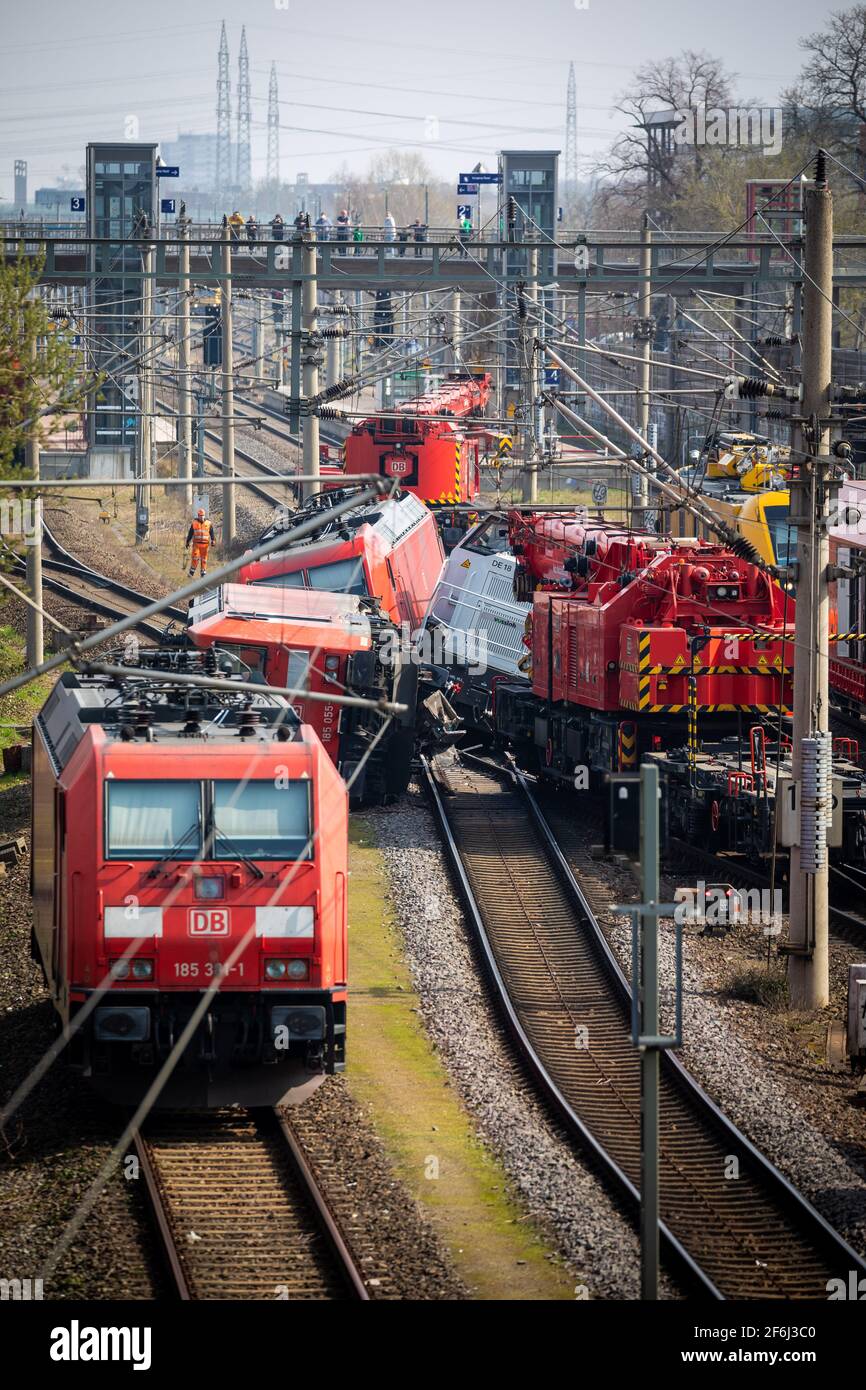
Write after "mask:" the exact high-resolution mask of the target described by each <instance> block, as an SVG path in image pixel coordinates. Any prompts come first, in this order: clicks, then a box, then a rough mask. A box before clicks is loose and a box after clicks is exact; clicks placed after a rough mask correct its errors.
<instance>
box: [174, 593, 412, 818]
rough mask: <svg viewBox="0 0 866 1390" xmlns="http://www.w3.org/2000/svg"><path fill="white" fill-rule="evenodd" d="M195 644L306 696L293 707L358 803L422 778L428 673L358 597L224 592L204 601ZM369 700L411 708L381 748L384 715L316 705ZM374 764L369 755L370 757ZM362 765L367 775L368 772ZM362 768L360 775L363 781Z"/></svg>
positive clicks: (194, 627)
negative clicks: (418, 737) (344, 698)
mask: <svg viewBox="0 0 866 1390" xmlns="http://www.w3.org/2000/svg"><path fill="white" fill-rule="evenodd" d="M187 636H188V638H189V640H190V641H191V642H192V643H193V644H194V645H195V646H196V647H199V648H202V649H209V648H214V649H215V652H216V658H217V662H218V664H219V658H220V655H222V656H223V657H225V656H228V657H229V659H230V660H231V662H232V663H234V662H236V661H240V662H241V663H242V664H243V666H244V667H245V668H246V669H247V671H248V672H249V673H250V674H251V676H252V679H254V680H261V681H263V682H267V683H268V684H269V685H273V686H278V687H280V688H286V687H288V688H290V689H292V690H296V691H297V694H296V695H295V696H294V697H293V698H292V708H293V709H294V711H295V714H296V715H297V717H298V719H300V720H302V721H303V722H304V724H308V725H310V726H311V727H312V728H314V729H315V731H316V733H317V734H318V736H319V738H320V739H321V741H322V744H323V746H324V748H325V750H326V752H327V753H328V756H329V757H330V758H331V760H332V761H333V763H334V764H335V765H336V767H337V768H338V769H339V771H340V772H341V773H342V775H343V777H344V778H345V779H346V780H347V781H348V780H349V778H350V777H354V781H353V785H352V798H353V801H355V802H357V803H362V802H365V801H382V800H388V799H391V798H393V797H395V796H398V795H399V794H400V792H403V791H405V789H406V787H407V785H408V782H409V777H410V774H411V769H412V753H413V748H414V727H415V704H416V697H417V684H418V681H417V676H418V667H417V665H416V664H415V663H414V662H413V661H412V659H411V657H412V653H411V649H410V647H409V645H408V644H404V643H403V642H402V641H401V633H400V631H399V629H398V628H397V627H396V626H395V624H394V623H392V622H391V621H390V620H389V619H388V618H386V617H385V616H384V615H383V614H382V612H381V610H380V609H379V608H378V605H377V604H376V603H375V601H374V600H372V599H368V598H361V597H359V596H358V595H357V594H353V593H348V594H345V593H344V594H332V593H326V592H321V591H318V590H315V589H294V588H284V587H279V588H274V587H267V586H265V585H263V584H223V585H221V586H220V588H219V589H216V590H211V591H210V592H208V593H206V594H202V595H200V596H199V597H198V598H197V599H194V600H193V602H192V604H191V605H190V610H189V627H188V629H187ZM346 693H348V694H350V695H361V696H365V697H367V698H369V699H373V700H388V701H396V702H398V703H400V704H405V705H406V706H407V712H406V713H405V714H403V715H395V716H393V718H392V719H391V720H390V722H389V724H388V727H387V728H386V729H385V731H384V733H383V734H382V735H381V737H380V738H379V739H378V741H377V743H376V746H375V748H374V749H373V751H372V753H370V752H369V749H370V744H371V742H372V740H373V739H374V737H375V736H376V735H377V733H378V732H379V731H380V729H381V726H382V719H383V717H382V715H380V714H379V713H378V712H376V711H375V710H371V709H370V708H369V706H366V707H363V708H353V707H351V706H340V705H338V704H335V703H332V702H331V701H330V700H328V699H327V698H319V699H315V700H314V699H311V698H310V697H311V696H319V697H327V696H328V695H334V694H337V695H342V694H346ZM365 755H366V756H365ZM361 765H362V766H361ZM359 766H360V772H359Z"/></svg>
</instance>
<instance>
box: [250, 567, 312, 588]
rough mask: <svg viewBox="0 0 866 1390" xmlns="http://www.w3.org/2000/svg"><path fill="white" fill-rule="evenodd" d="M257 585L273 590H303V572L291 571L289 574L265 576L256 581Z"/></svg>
mask: <svg viewBox="0 0 866 1390" xmlns="http://www.w3.org/2000/svg"><path fill="white" fill-rule="evenodd" d="M256 583H257V584H268V585H271V586H272V587H273V588H275V589H303V588H304V571H303V570H292V571H291V572H290V573H289V574H267V575H264V576H263V577H262V578H261V579H257V580H256Z"/></svg>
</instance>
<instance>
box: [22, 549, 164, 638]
mask: <svg viewBox="0 0 866 1390" xmlns="http://www.w3.org/2000/svg"><path fill="white" fill-rule="evenodd" d="M42 542H43V549H44V551H46V552H47V554H45V555H44V556H43V560H42V584H43V588H46V589H49V590H50V591H51V592H52V593H54V594H57V595H58V596H59V597H60V598H64V599H66V600H67V601H68V602H69V603H73V604H75V605H76V606H77V607H79V608H84V609H86V610H87V611H88V612H91V613H98V614H99V615H100V617H103V618H109V619H112V620H114V619H117V618H125V617H128V616H129V614H130V613H134V612H136V611H137V610H138V609H140V608H144V607H146V606H147V605H148V604H151V603H153V597H152V595H150V594H141V593H139V592H138V591H137V590H136V589H132V588H130V587H129V585H127V584H122V583H121V582H120V581H119V580H117V579H111V578H110V577H109V576H108V575H106V574H101V573H100V572H99V571H98V570H95V569H92V568H91V566H90V565H87V564H85V563H84V561H83V560H79V559H78V558H77V557H76V556H75V555H72V554H71V553H70V551H68V550H67V549H66V548H65V546H63V545H61V543H60V541H59V540H58V539H57V537H56V536H55V535H54V533H53V532H52V531H51V530H50V528H49V527H48V526H46V525H45V524H44V523H43V536H42ZM5 548H6V549H7V551H9V547H8V546H7V547H5ZM9 553H10V554H12V552H11V551H9ZM12 569H13V573H14V574H16V575H17V576H18V577H19V578H20V577H23V576H25V575H26V572H27V566H26V562H25V561H24V560H23V559H22V558H21V557H20V556H18V555H15V556H14V558H13V562H12ZM163 618H164V620H165V621H163ZM170 619H175V620H178V621H181V622H182V621H185V619H186V614H185V613H184V612H183V611H182V609H180V608H174V607H169V608H166V609H164V610H163V616H162V617H161V618H159V619H154V620H148V619H145V620H143V621H142V622H139V623H137V624H136V628H137V630H138V631H139V632H140V633H142V635H143V636H145V637H150V638H152V639H153V640H154V641H159V640H160V638H161V637H162V635H163V631H164V627H165V622H167V621H169V620H170Z"/></svg>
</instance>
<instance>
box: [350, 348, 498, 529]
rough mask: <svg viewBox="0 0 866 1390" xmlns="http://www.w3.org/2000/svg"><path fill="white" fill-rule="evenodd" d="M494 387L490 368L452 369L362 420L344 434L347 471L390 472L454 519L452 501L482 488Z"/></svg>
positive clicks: (465, 498)
mask: <svg viewBox="0 0 866 1390" xmlns="http://www.w3.org/2000/svg"><path fill="white" fill-rule="evenodd" d="M491 389H492V378H491V376H490V374H489V372H479V373H472V372H452V373H450V374H449V375H448V376H447V377H446V378H445V380H444V381H443V383H442V385H441V386H438V387H436V388H435V389H434V390H432V391H429V392H427V394H426V395H424V396H418V397H416V398H415V399H414V400H409V401H402V402H401V403H400V404H399V405H397V406H395V408H394V410H393V411H391V412H390V413H389V414H387V415H384V414H383V415H371V416H370V417H369V418H368V419H366V420H362V421H361V422H360V423H359V424H357V425H355V426H354V428H353V429H352V432H351V434H349V435H348V437H347V439H346V443H345V446H344V458H345V472H346V474H347V475H350V474H360V473H377V474H378V475H379V476H380V477H382V478H389V479H391V480H392V481H393V482H396V483H399V485H400V487H401V488H403V489H404V490H405V491H406V492H411V493H413V494H414V495H415V496H416V497H418V498H420V499H421V501H422V502H426V503H427V505H428V506H429V507H432V508H434V509H435V510H437V511H440V512H442V513H443V517H442V519H443V520H445V519H448V520H449V521H450V524H451V525H456V524H457V522H456V520H454V519H451V518H449V517H448V509H449V507H453V506H455V505H459V504H461V503H466V502H473V501H474V500H475V498H476V497H477V496H478V494H479V492H480V490H481V481H480V460H481V454H482V452H483V449H484V446H485V444H486V443H487V440H488V432H487V431H486V430H485V428H484V423H483V418H482V417H483V415H484V409H485V407H486V405H487V402H488V400H489V399H490V393H491ZM463 529H464V530H465V526H464V527H463Z"/></svg>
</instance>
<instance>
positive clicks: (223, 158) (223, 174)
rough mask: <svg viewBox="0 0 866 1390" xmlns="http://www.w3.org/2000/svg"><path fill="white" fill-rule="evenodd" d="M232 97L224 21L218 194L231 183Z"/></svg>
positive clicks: (218, 88) (217, 163)
mask: <svg viewBox="0 0 866 1390" xmlns="http://www.w3.org/2000/svg"><path fill="white" fill-rule="evenodd" d="M231 159H232V97H231V89H230V86H229V45H228V39H227V38H226V24H225V20H223V26H222V31H221V33H220V51H219V74H218V76H217V147H216V169H215V171H214V174H215V177H214V183H215V184H216V191H217V193H225V192H226V191H227V189H228V187H229V185H230V183H231Z"/></svg>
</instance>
